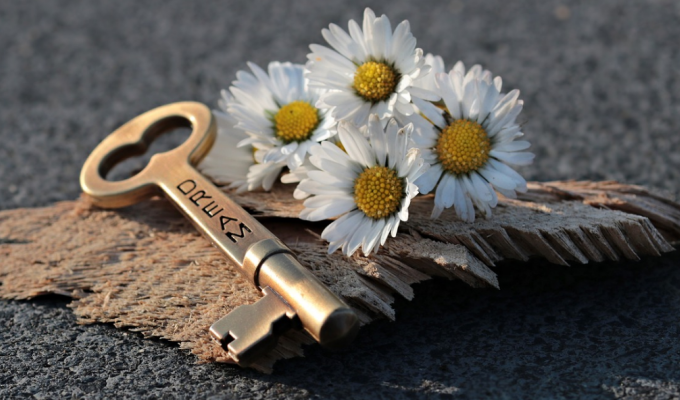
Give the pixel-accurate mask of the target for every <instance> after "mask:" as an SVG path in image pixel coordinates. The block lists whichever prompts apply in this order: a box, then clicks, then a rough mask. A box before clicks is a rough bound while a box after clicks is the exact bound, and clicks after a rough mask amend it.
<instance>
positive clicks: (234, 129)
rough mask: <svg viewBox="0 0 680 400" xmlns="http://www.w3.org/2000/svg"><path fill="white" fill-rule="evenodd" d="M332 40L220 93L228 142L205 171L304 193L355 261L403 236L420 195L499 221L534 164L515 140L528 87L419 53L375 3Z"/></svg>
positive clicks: (331, 237)
mask: <svg viewBox="0 0 680 400" xmlns="http://www.w3.org/2000/svg"><path fill="white" fill-rule="evenodd" d="M322 35H323V37H324V39H325V40H326V42H327V44H328V45H329V46H323V45H317V44H312V45H310V49H311V53H310V54H309V55H308V56H307V58H308V62H307V63H306V65H298V64H292V63H288V62H285V63H281V62H272V63H270V64H269V66H268V68H267V71H265V70H263V69H262V68H260V67H259V66H257V65H255V64H252V63H249V64H248V66H249V68H250V72H247V71H239V72H238V73H237V74H236V80H235V81H233V83H232V86H231V87H230V88H229V90H228V91H226V90H225V91H223V92H222V99H221V101H220V103H219V106H220V110H218V111H216V112H215V114H216V116H217V122H218V140H217V143H216V144H215V146H214V148H213V150H212V151H211V153H210V154H209V155H208V157H207V158H206V159H205V160H204V161H203V163H202V164H201V166H200V167H201V169H202V171H203V172H204V173H205V174H207V175H209V176H210V177H211V178H212V179H213V180H214V181H215V182H217V183H219V184H223V185H227V186H228V187H229V188H233V189H236V190H237V192H243V191H252V190H265V191H268V190H270V189H272V187H273V185H274V183H275V182H276V181H277V180H279V179H280V180H281V182H283V183H284V184H291V185H297V186H296V188H295V191H294V193H293V196H294V197H295V198H296V199H300V200H303V199H304V209H303V210H302V212H301V213H300V218H302V219H305V220H310V221H319V220H326V219H334V221H333V222H332V223H330V224H329V225H328V226H327V227H326V228H325V230H324V231H323V233H322V234H321V237H322V238H323V239H325V240H327V241H328V242H329V249H328V250H329V252H334V251H336V250H337V249H342V251H343V252H344V254H346V255H348V256H349V255H352V254H353V253H355V252H356V251H357V250H358V249H359V248H361V249H362V251H363V253H364V254H365V255H368V254H370V253H371V252H373V251H376V250H377V249H378V248H379V247H380V246H382V245H383V244H385V241H386V240H387V238H388V236H390V235H391V236H393V237H394V236H395V235H396V234H397V232H398V228H399V224H400V222H401V221H406V220H408V208H409V205H410V204H411V200H412V199H413V198H414V197H415V196H416V195H418V194H419V193H423V194H427V193H432V192H433V193H434V201H433V203H434V204H433V207H432V215H431V216H432V218H439V217H440V216H441V214H442V212H443V211H444V210H445V209H447V208H451V207H453V209H454V210H455V213H456V215H457V216H458V217H459V219H460V220H462V221H463V222H468V223H472V222H474V219H475V213H476V211H479V212H481V213H483V214H484V216H485V217H487V218H489V217H491V215H492V212H491V209H492V208H494V207H495V206H496V204H497V203H498V194H501V195H502V196H506V197H510V198H513V197H515V196H516V192H523V191H526V181H525V180H524V178H523V177H522V176H521V175H520V174H518V173H517V172H516V171H515V170H513V169H512V167H511V166H520V165H527V164H530V163H531V162H532V161H533V157H534V155H533V154H532V153H529V152H526V151H525V150H526V149H528V148H529V146H530V144H529V142H527V141H525V140H516V139H518V138H520V137H522V136H523V133H522V131H521V126H520V125H519V124H518V123H517V122H516V120H517V117H518V115H519V113H520V111H521V110H522V105H523V102H522V100H520V99H519V91H517V90H512V91H510V92H508V93H503V91H502V80H501V78H500V77H494V76H493V75H492V74H491V73H490V72H489V71H487V70H484V69H482V67H481V66H479V65H475V66H473V67H472V68H470V69H469V70H468V71H466V69H465V67H464V65H463V63H462V62H458V63H456V64H455V65H454V67H453V68H452V69H451V70H450V71H448V72H446V70H445V68H444V62H443V59H442V58H441V57H439V56H433V55H430V54H428V55H426V56H424V55H423V51H422V50H421V49H419V48H416V39H415V38H414V37H413V35H412V33H411V30H410V27H409V23H408V21H403V22H401V23H400V24H399V25H397V26H396V28H394V29H392V26H391V24H390V21H389V19H388V18H387V17H386V16H385V15H383V16H381V17H376V15H375V14H374V13H373V11H372V10H371V9H368V8H367V9H366V11H365V12H364V20H363V24H362V25H361V26H360V25H359V24H358V23H357V22H355V21H353V20H350V21H349V24H348V30H347V31H345V30H343V29H342V28H341V27H339V26H337V25H334V24H331V25H330V26H329V28H328V29H324V30H323V31H322ZM282 174H283V175H282ZM453 223H455V221H453Z"/></svg>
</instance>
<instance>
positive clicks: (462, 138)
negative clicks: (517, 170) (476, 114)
mask: <svg viewBox="0 0 680 400" xmlns="http://www.w3.org/2000/svg"><path fill="white" fill-rule="evenodd" d="M435 150H436V152H437V156H438V157H439V161H440V162H441V163H442V167H443V168H444V169H445V170H446V171H448V172H450V173H452V174H456V175H460V174H467V173H469V172H472V171H476V170H478V169H479V168H481V167H482V166H484V164H486V162H487V161H488V160H489V151H491V140H489V135H487V133H486V131H485V130H484V128H482V126H481V125H479V124H478V123H477V122H475V121H468V120H466V119H458V120H455V121H453V123H452V124H451V125H449V126H447V127H446V128H444V130H442V133H441V135H439V139H438V140H437V146H436V147H435Z"/></svg>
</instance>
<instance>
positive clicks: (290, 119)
mask: <svg viewBox="0 0 680 400" xmlns="http://www.w3.org/2000/svg"><path fill="white" fill-rule="evenodd" d="M274 124H275V125H276V137H277V138H279V139H280V140H281V141H283V142H284V143H286V144H288V143H292V142H304V141H305V140H307V139H309V138H310V137H311V136H312V133H314V129H316V126H317V125H318V124H319V113H318V111H317V109H316V108H314V107H313V106H312V105H311V104H309V103H307V102H306V101H302V100H298V101H293V102H291V103H288V104H286V105H285V106H283V107H281V109H280V110H279V112H277V113H276V115H274Z"/></svg>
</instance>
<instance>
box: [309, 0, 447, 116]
mask: <svg viewBox="0 0 680 400" xmlns="http://www.w3.org/2000/svg"><path fill="white" fill-rule="evenodd" d="M322 34H323V37H324V39H326V41H327V42H328V44H329V45H330V46H331V47H332V48H333V49H330V48H328V47H325V46H321V45H316V44H313V45H311V46H309V47H310V49H311V51H312V52H311V53H310V54H309V55H307V58H308V59H309V62H308V63H307V68H308V69H309V73H308V75H307V77H308V78H309V81H310V86H311V87H317V88H322V89H326V90H327V92H326V93H324V94H322V95H321V97H320V99H319V102H318V103H317V105H318V106H319V107H320V108H324V109H330V112H331V114H332V115H333V117H335V119H337V120H348V121H351V122H353V123H354V124H355V125H357V126H362V125H366V122H367V120H368V116H369V114H378V117H380V119H382V120H384V121H385V122H386V118H389V117H392V116H394V115H395V114H396V113H397V112H398V113H401V114H403V115H406V116H408V115H411V114H413V113H414V111H415V109H414V107H413V104H412V103H411V99H412V97H420V98H423V99H427V100H438V99H437V98H434V97H433V94H432V93H429V92H428V91H426V90H423V89H422V88H418V87H414V86H413V81H414V80H416V79H418V78H419V77H421V76H423V75H425V74H427V73H428V71H429V67H427V66H426V65H425V64H424V59H423V51H422V50H421V49H417V48H416V39H415V38H414V37H413V35H412V34H411V31H410V27H409V23H408V21H403V22H402V23H400V24H399V25H398V26H397V28H396V29H395V30H394V32H393V31H392V27H391V26H390V20H389V19H388V18H387V17H386V16H385V15H383V16H381V17H380V18H376V16H375V14H374V13H373V11H372V10H371V9H370V8H367V9H366V11H365V12H364V22H363V29H362V28H360V27H359V24H358V23H356V22H355V21H354V20H350V21H349V34H348V33H347V32H345V31H344V30H343V29H342V28H340V27H339V26H337V25H335V24H331V25H330V26H329V29H324V30H322Z"/></svg>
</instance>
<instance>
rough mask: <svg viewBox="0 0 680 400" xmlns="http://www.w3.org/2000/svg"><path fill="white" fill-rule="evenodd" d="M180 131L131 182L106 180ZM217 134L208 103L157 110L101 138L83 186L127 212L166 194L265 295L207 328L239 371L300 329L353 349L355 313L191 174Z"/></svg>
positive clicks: (258, 226) (100, 201)
mask: <svg viewBox="0 0 680 400" xmlns="http://www.w3.org/2000/svg"><path fill="white" fill-rule="evenodd" d="M181 127H187V128H191V129H192V132H191V136H190V137H189V138H188V139H187V140H186V141H185V142H184V143H183V144H182V145H181V146H179V147H177V148H176V149H173V150H171V151H168V152H165V153H159V154H155V155H153V156H152V157H151V160H150V161H149V164H148V165H147V166H146V167H145V168H144V169H143V170H142V171H141V172H139V173H138V174H136V175H135V176H133V177H131V178H128V179H126V180H124V181H118V182H113V181H107V180H106V179H105V177H106V174H107V173H108V172H109V171H110V170H111V168H113V166H114V165H116V164H117V163H118V162H120V161H122V160H124V159H126V158H129V157H132V156H136V155H140V154H143V153H144V152H145V151H146V150H147V148H148V146H149V145H150V144H151V142H153V140H154V139H156V138H157V137H158V136H160V135H162V134H163V133H165V132H168V131H170V130H172V129H176V128H181ZM215 136H216V125H215V121H214V118H213V116H212V113H211V112H210V109H208V107H206V106H205V105H203V104H201V103H195V102H182V103H173V104H168V105H166V106H162V107H158V108H156V109H154V110H151V111H148V112H146V113H144V114H142V115H140V116H138V117H136V118H134V119H132V120H131V121H129V122H127V123H126V124H125V125H123V126H121V127H120V128H118V129H117V130H116V131H115V132H113V133H112V134H110V135H109V136H108V137H107V138H106V139H104V141H103V142H101V143H100V144H99V146H97V148H96V149H95V150H94V151H93V152H92V154H91V155H90V156H89V157H88V159H87V161H86V162H85V165H84V166H83V169H82V171H81V174H80V185H81V186H82V188H83V191H84V192H85V193H86V194H87V195H89V196H90V197H91V198H92V201H93V202H94V204H95V205H97V206H99V207H104V208H117V207H125V206H128V205H131V204H134V203H137V202H139V201H142V200H144V199H146V198H148V197H150V196H153V195H155V194H158V193H159V192H163V193H164V194H165V195H166V196H167V197H168V199H170V200H171V201H172V202H173V203H174V204H175V206H177V208H178V209H179V210H180V211H181V212H182V213H183V214H184V215H185V216H186V217H187V218H189V219H190V220H191V222H192V223H193V224H194V225H195V226H196V228H197V229H198V230H199V231H200V232H201V233H202V234H203V235H204V236H205V237H206V238H208V240H210V241H211V242H212V244H213V245H214V246H215V247H217V248H218V249H220V250H221V251H222V252H223V253H224V254H226V255H227V257H229V259H231V260H232V261H234V263H236V265H237V266H238V267H239V270H240V272H241V273H242V274H243V275H244V276H245V277H246V279H248V280H249V281H250V282H252V283H253V284H254V285H255V286H256V287H257V288H258V289H261V290H262V292H263V293H264V297H263V298H261V299H260V300H259V301H257V302H256V303H254V304H252V305H244V306H241V307H238V308H236V309H235V310H233V312H231V313H229V314H228V315H227V316H225V317H224V318H222V319H220V320H219V321H217V322H215V323H214V324H213V325H212V326H211V327H210V333H211V334H212V336H213V337H214V338H215V339H217V340H219V341H220V343H221V344H222V347H223V348H224V349H225V350H227V351H228V352H229V355H230V356H231V357H232V358H233V359H234V360H236V362H238V363H239V364H240V365H249V364H251V363H252V362H253V361H255V360H256V359H257V358H258V357H259V356H260V355H262V354H264V353H266V352H267V351H269V350H271V349H272V348H273V347H274V346H275V345H276V342H277V339H278V336H279V335H281V334H282V333H284V332H285V331H287V330H288V329H291V328H298V327H300V326H301V327H303V328H304V329H305V330H306V331H307V332H309V334H310V335H312V337H314V339H316V340H317V341H318V342H319V343H321V344H322V345H324V346H326V347H330V348H340V347H342V346H344V345H345V344H347V343H349V342H350V341H351V340H352V339H353V338H354V336H355V335H356V333H357V330H358V326H359V324H358V319H357V316H356V314H355V313H354V311H352V309H351V308H350V307H348V306H347V305H346V304H345V303H344V302H343V301H342V300H340V299H339V298H338V297H337V296H335V295H334V294H333V293H332V292H331V291H330V290H328V289H327V288H326V287H325V286H324V285H323V284H322V283H321V282H319V281H318V280H317V279H316V278H315V277H314V275H313V274H312V273H311V272H310V271H309V270H308V269H306V268H305V267H303V266H302V265H300V263H299V262H298V261H297V260H296V258H295V256H294V255H293V253H292V252H291V250H290V249H289V248H288V247H286V246H285V245H284V244H283V243H282V242H281V241H280V240H278V239H277V238H276V237H275V236H274V235H273V234H272V233H271V232H269V230H267V228H265V227H264V226H262V225H261V224H260V223H259V222H258V221H257V220H255V218H253V217H252V216H251V215H250V214H248V213H247V212H246V211H245V210H244V209H243V208H241V207H240V206H239V205H238V204H236V203H235V202H234V201H233V200H231V199H230V198H229V197H227V196H226V195H225V194H224V193H223V192H222V191H221V190H219V189H218V188H217V187H216V186H215V185H213V184H212V183H211V182H210V181H209V180H208V179H206V178H205V177H203V175H201V174H200V173H199V172H198V171H196V169H194V167H193V165H196V164H198V163H199V162H200V161H201V160H202V159H203V157H204V156H205V155H206V154H207V153H208V151H209V150H210V148H211V147H212V145H213V143H214V141H215ZM235 145H236V143H234V146H235Z"/></svg>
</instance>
